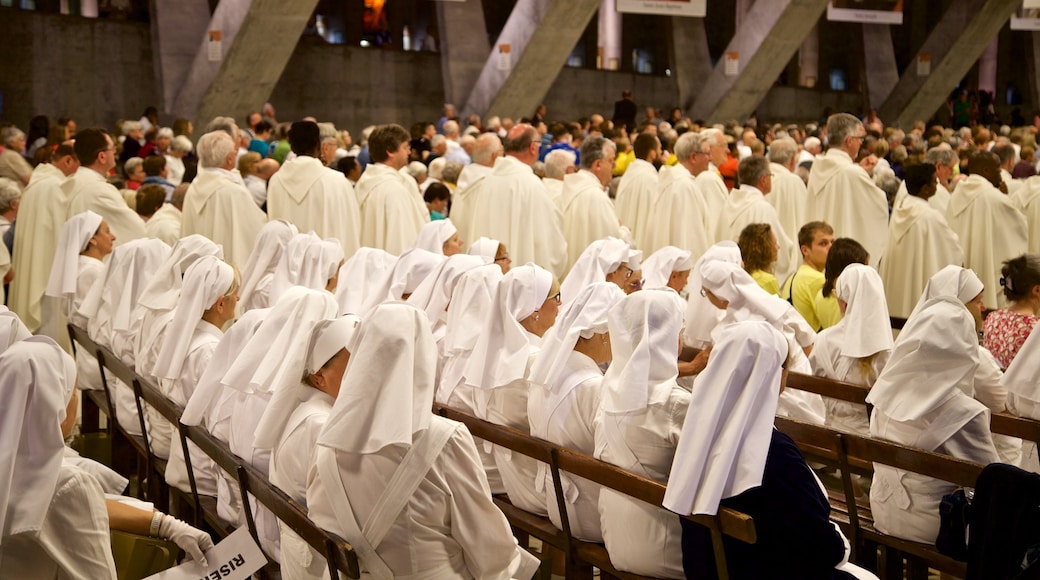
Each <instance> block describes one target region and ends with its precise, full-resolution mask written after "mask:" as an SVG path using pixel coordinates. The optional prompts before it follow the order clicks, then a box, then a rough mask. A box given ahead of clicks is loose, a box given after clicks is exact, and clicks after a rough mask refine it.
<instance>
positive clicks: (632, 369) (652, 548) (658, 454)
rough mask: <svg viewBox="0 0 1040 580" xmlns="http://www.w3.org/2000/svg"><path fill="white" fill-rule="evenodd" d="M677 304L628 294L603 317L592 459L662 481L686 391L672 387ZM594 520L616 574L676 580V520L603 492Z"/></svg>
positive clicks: (679, 572)
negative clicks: (603, 357) (603, 366)
mask: <svg viewBox="0 0 1040 580" xmlns="http://www.w3.org/2000/svg"><path fill="white" fill-rule="evenodd" d="M682 311H683V303H682V299H680V298H679V295H678V294H676V293H675V292H673V291H671V290H665V289H657V290H643V291H642V292H636V293H635V294H630V295H628V296H626V297H625V298H624V299H622V300H621V302H619V303H618V304H617V305H615V306H614V307H613V308H612V309H611V310H610V313H609V314H608V315H607V328H608V330H609V333H610V349H611V356H612V358H613V361H612V362H611V364H610V368H609V369H607V373H606V375H605V376H604V377H603V391H602V400H601V402H600V409H599V414H598V416H597V418H596V424H595V443H596V449H595V453H594V455H595V457H596V458H597V459H602V460H603V461H606V462H608V463H612V464H614V465H617V466H618V467H621V468H622V469H627V470H629V471H633V472H635V473H638V474H639V475H642V476H644V477H648V478H650V479H654V480H657V481H660V482H662V483H663V482H666V481H668V474H669V472H670V470H671V467H672V458H673V455H674V454H675V446H676V445H677V444H678V442H679V433H680V432H681V431H682V424H683V420H684V419H685V418H686V409H687V407H688V406H689V404H690V392H689V391H687V390H686V389H684V388H682V387H680V386H679V384H678V383H677V382H676V378H677V377H678V376H679V368H678V363H677V357H678V353H679V347H680V345H681V342H680V339H679V335H680V333H681V331H682ZM599 517H600V525H601V527H602V531H603V541H604V543H605V544H606V546H607V551H608V552H610V561H611V562H612V563H613V564H614V566H616V567H617V568H618V569H619V570H623V571H625V572H631V573H633V574H642V575H645V576H656V577H659V578H682V577H683V569H682V558H681V554H680V542H681V536H682V531H681V530H680V528H679V522H678V520H677V519H676V518H675V515H674V514H672V513H670V512H668V511H666V510H664V509H661V508H659V507H654V506H652V505H650V504H647V503H644V502H642V501H639V500H637V499H633V498H630V497H628V496H626V495H624V494H620V493H617V492H614V491H611V490H609V489H602V490H600V495H599Z"/></svg>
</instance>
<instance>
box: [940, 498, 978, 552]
mask: <svg viewBox="0 0 1040 580" xmlns="http://www.w3.org/2000/svg"><path fill="white" fill-rule="evenodd" d="M970 512H971V500H969V499H968V496H966V495H965V494H964V490H963V489H958V490H957V491H955V492H953V493H951V494H947V495H944V496H943V498H942V501H941V502H940V503H939V535H938V537H936V538H935V548H936V549H937V550H939V553H940V554H945V555H947V556H949V557H951V558H953V559H954V560H959V561H961V562H967V561H968V519H969V514H970Z"/></svg>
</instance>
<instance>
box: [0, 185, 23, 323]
mask: <svg viewBox="0 0 1040 580" xmlns="http://www.w3.org/2000/svg"><path fill="white" fill-rule="evenodd" d="M21 199H22V188H21V187H19V186H18V183H16V182H15V181H14V180H13V179H7V178H6V177H0V304H3V303H5V302H6V299H5V288H4V287H5V286H7V285H8V284H10V283H11V279H12V278H13V277H14V271H13V270H11V252H10V248H8V247H7V244H6V243H4V242H3V239H4V237H5V234H7V230H9V229H11V223H12V222H14V220H15V219H16V218H17V217H18V206H19V205H20V204H21Z"/></svg>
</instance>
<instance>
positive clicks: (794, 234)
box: [766, 137, 809, 240]
mask: <svg viewBox="0 0 1040 580" xmlns="http://www.w3.org/2000/svg"><path fill="white" fill-rule="evenodd" d="M768 158H769V168H770V170H771V171H772V172H773V192H772V193H770V194H769V195H767V196H766V201H767V202H768V203H769V205H771V206H773V207H774V208H776V215H777V217H779V218H780V225H781V226H782V227H783V230H784V233H785V234H787V237H788V238H790V239H792V240H797V239H798V230H799V229H801V227H802V225H804V224H805V223H806V222H808V221H809V220H808V219H806V216H805V200H806V196H807V194H806V192H805V182H804V181H802V178H801V177H798V175H797V174H795V172H794V170H795V166H796V163H797V161H798V144H797V143H795V142H794V139H792V138H790V137H783V138H780V139H776V140H774V141H773V142H772V143H770V144H769V155H768Z"/></svg>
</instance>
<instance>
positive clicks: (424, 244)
mask: <svg viewBox="0 0 1040 580" xmlns="http://www.w3.org/2000/svg"><path fill="white" fill-rule="evenodd" d="M463 245H464V244H463V242H462V238H460V237H459V230H458V229H456V228H455V224H453V223H451V219H450V218H445V219H442V220H434V221H431V222H427V223H426V224H425V225H423V227H422V229H421V230H419V236H418V237H417V238H415V243H414V244H412V248H419V249H423V250H426V251H427V252H433V253H435V254H437V253H439V254H444V255H445V256H454V255H455V254H461V253H462V247H463Z"/></svg>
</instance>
